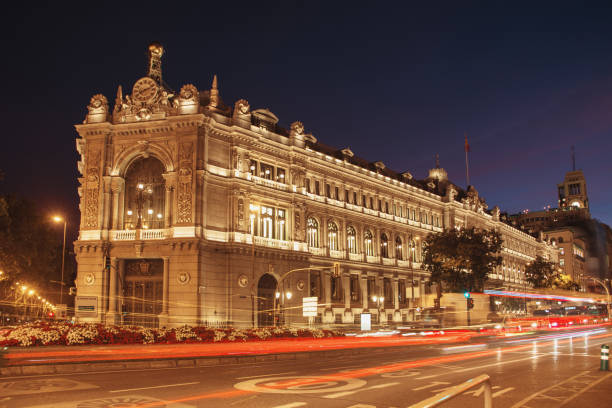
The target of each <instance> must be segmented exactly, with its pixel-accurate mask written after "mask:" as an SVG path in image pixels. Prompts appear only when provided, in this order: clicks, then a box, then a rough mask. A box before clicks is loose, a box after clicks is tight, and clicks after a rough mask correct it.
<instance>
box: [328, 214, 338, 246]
mask: <svg viewBox="0 0 612 408" xmlns="http://www.w3.org/2000/svg"><path fill="white" fill-rule="evenodd" d="M327 245H328V246H329V249H330V250H331V251H337V250H338V226H336V224H335V223H334V222H331V221H330V222H329V223H328V224H327Z"/></svg>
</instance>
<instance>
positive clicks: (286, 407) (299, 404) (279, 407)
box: [272, 402, 306, 408]
mask: <svg viewBox="0 0 612 408" xmlns="http://www.w3.org/2000/svg"><path fill="white" fill-rule="evenodd" d="M304 405H306V403H305V402H291V403H289V404H285V405H277V406H275V407H272V408H294V407H303V406H304Z"/></svg>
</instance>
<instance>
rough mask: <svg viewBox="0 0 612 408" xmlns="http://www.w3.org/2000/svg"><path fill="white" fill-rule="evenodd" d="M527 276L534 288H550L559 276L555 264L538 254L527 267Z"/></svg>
mask: <svg viewBox="0 0 612 408" xmlns="http://www.w3.org/2000/svg"><path fill="white" fill-rule="evenodd" d="M525 277H526V279H527V282H529V283H530V284H531V285H533V287H534V288H550V287H552V285H553V282H554V281H555V278H557V272H556V271H555V264H553V263H552V262H548V261H547V260H545V259H544V258H542V257H541V256H540V255H538V256H536V259H535V260H533V261H532V262H531V263H529V264H528V265H527V267H526V268H525Z"/></svg>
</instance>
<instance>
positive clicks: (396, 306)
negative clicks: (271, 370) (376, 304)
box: [392, 278, 405, 322]
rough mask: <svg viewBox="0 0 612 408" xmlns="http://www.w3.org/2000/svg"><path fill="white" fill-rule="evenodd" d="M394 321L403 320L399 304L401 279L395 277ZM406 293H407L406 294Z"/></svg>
mask: <svg viewBox="0 0 612 408" xmlns="http://www.w3.org/2000/svg"><path fill="white" fill-rule="evenodd" d="M392 284H393V309H394V310H393V321H394V322H401V321H402V313H401V312H400V310H399V309H400V306H399V279H398V278H393V282H392ZM404 295H405V294H404Z"/></svg>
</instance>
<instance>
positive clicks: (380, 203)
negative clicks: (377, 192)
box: [378, 200, 383, 211]
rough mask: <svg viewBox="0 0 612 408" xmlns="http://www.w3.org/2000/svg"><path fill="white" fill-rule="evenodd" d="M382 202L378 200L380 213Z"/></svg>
mask: <svg viewBox="0 0 612 408" xmlns="http://www.w3.org/2000/svg"><path fill="white" fill-rule="evenodd" d="M382 209H383V208H382V201H381V200H378V211H382Z"/></svg>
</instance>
